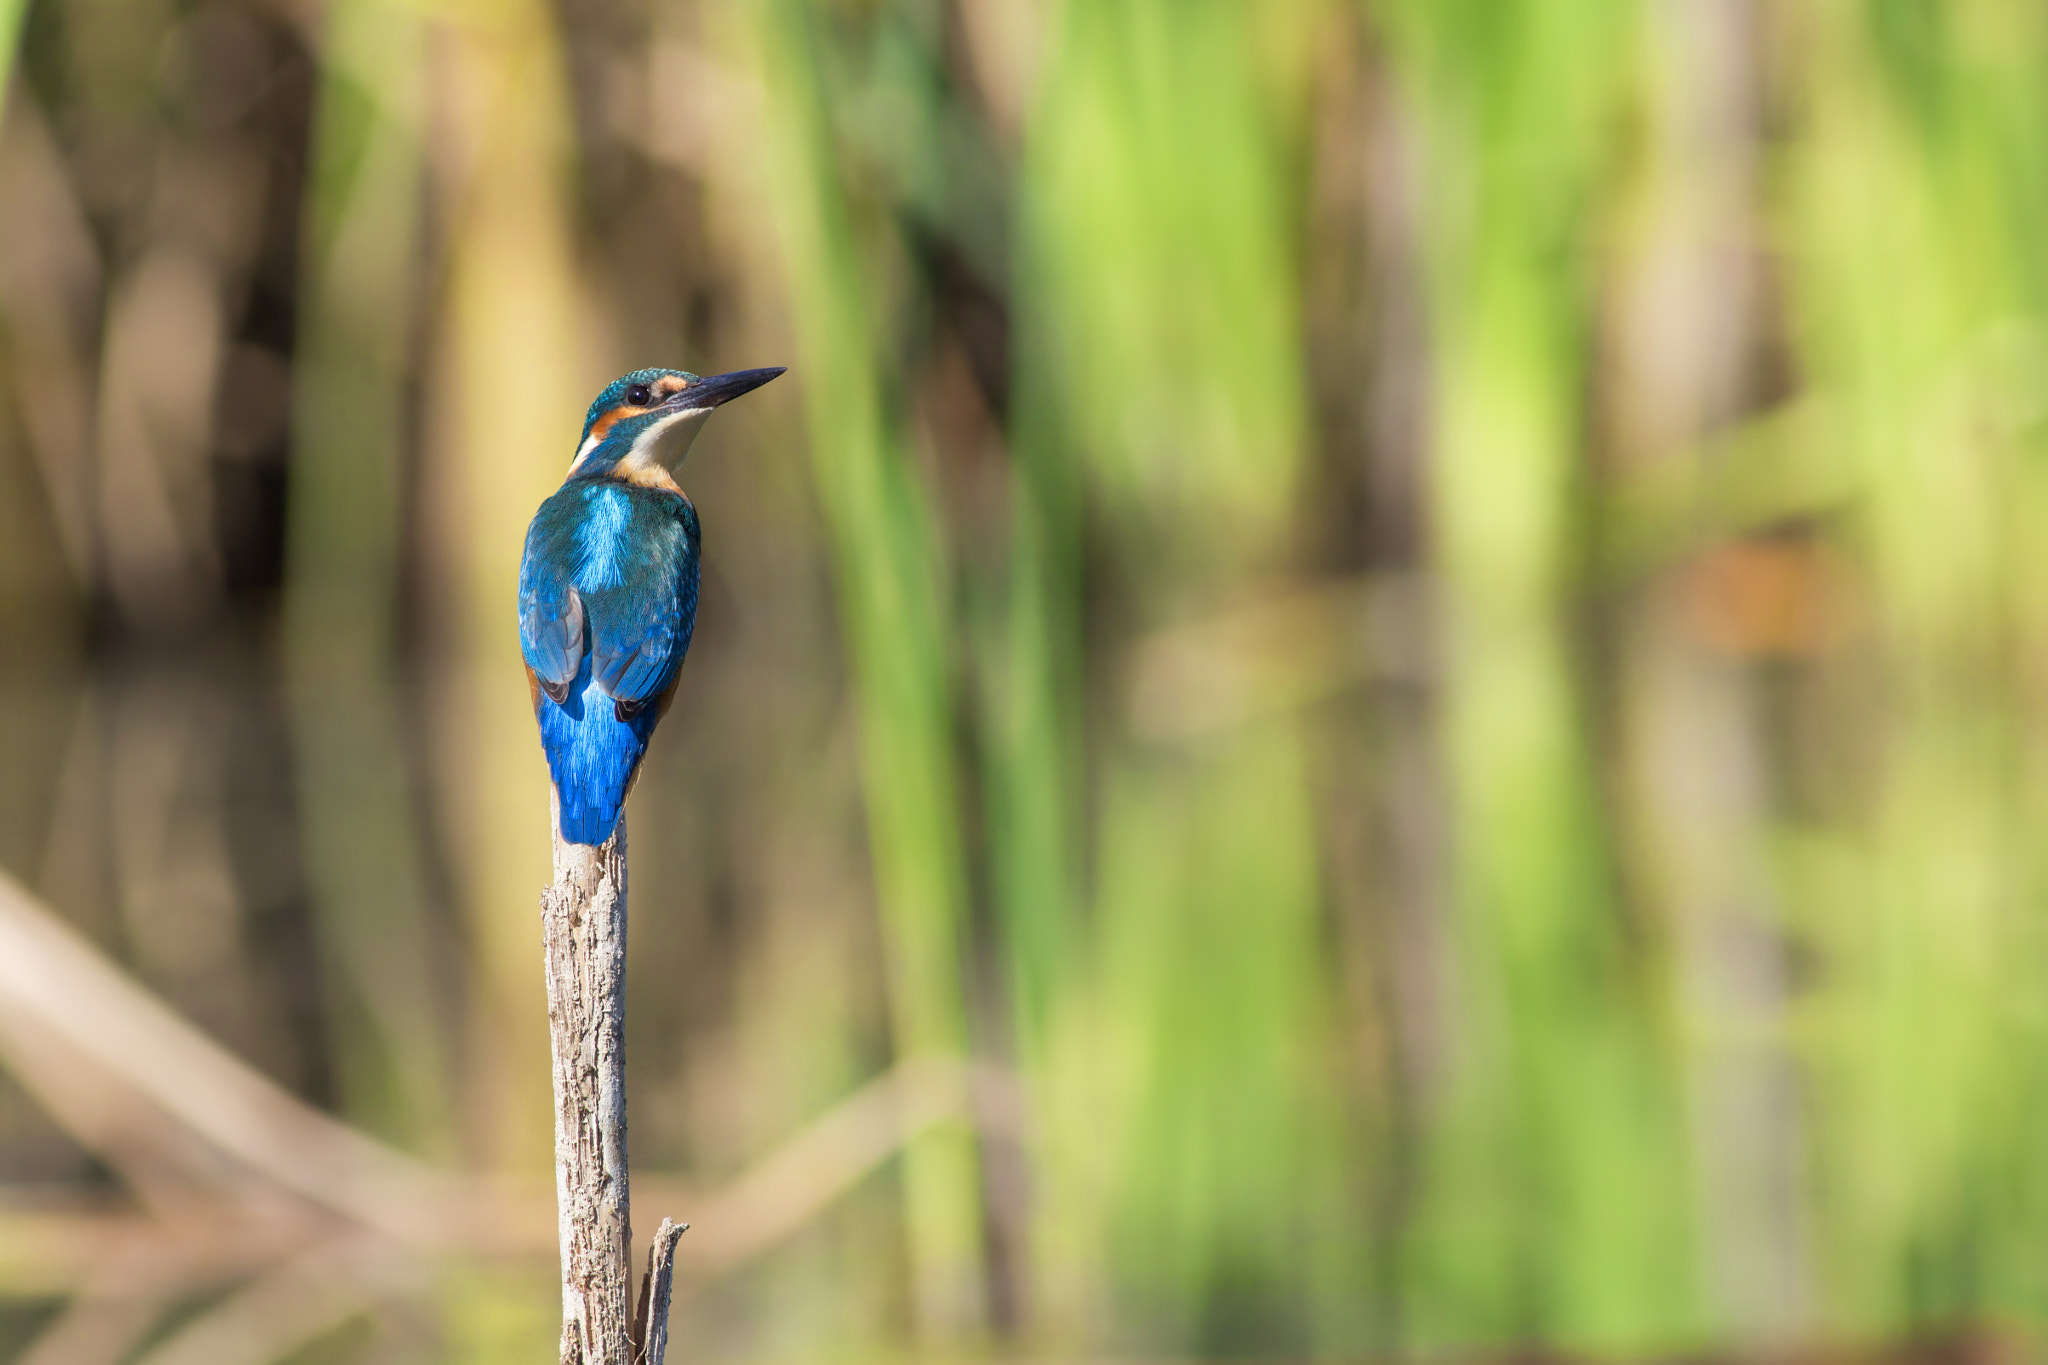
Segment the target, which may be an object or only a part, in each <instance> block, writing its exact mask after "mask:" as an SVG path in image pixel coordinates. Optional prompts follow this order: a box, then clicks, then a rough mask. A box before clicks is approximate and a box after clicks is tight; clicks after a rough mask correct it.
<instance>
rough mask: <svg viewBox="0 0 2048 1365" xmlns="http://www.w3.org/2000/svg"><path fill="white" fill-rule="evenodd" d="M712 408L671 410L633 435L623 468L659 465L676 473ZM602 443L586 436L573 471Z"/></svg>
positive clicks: (624, 458) (572, 467)
mask: <svg viewBox="0 0 2048 1365" xmlns="http://www.w3.org/2000/svg"><path fill="white" fill-rule="evenodd" d="M712 411H713V410H712V409H710V408H685V409H683V410H682V411H680V412H674V413H670V414H669V415H668V416H666V417H664V418H662V419H661V420H660V421H658V422H656V423H655V424H654V425H653V426H651V427H649V428H647V430H645V431H643V432H641V433H640V434H639V435H638V436H636V437H634V438H633V444H632V446H631V447H630V448H629V449H628V450H627V451H626V453H625V455H624V456H623V457H622V458H621V459H620V460H619V468H620V469H622V470H631V469H636V468H637V469H648V468H652V467H654V466H656V465H659V466H660V467H661V468H663V469H666V470H668V471H669V472H670V473H671V474H673V473H674V472H675V471H676V470H678V469H680V468H682V466H683V457H684V456H685V455H688V454H689V453H690V446H691V444H692V443H693V442H695V441H696V439H697V433H698V432H699V431H702V430H703V429H704V419H705V418H707V417H709V416H711V413H712ZM599 444H600V442H599V439H598V438H597V437H595V436H588V437H585V438H584V441H583V444H582V445H581V446H579V447H577V449H576V458H575V459H573V460H571V461H570V462H569V472H570V473H571V474H574V473H575V472H576V471H577V470H578V469H580V468H581V467H582V465H583V462H584V461H585V460H587V459H589V458H590V453H591V452H592V451H594V450H596V449H597V447H598V445H599Z"/></svg>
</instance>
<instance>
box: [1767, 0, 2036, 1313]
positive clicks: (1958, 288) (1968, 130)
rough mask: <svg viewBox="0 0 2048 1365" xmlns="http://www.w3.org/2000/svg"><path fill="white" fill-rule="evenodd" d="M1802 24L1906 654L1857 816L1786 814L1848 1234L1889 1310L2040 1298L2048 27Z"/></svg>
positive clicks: (1818, 346)
mask: <svg viewBox="0 0 2048 1365" xmlns="http://www.w3.org/2000/svg"><path fill="white" fill-rule="evenodd" d="M1801 52H1802V66H1801V69H1800V71H1799V79H1800V81H1801V85H1802V87H1803V89H1804V91H1805V92H1806V99H1805V105H1804V108H1803V109H1802V115H1803V126H1802V128H1801V133H1802V136H1801V137H1800V139H1799V141H1798V143H1797V144H1796V148H1797V150H1796V152H1795V153H1794V155H1795V157H1796V160H1795V162H1794V165H1793V167H1792V170H1793V172H1794V173H1793V174H1792V175H1791V176H1790V177H1788V183H1789V184H1790V185H1791V186H1792V187H1793V188H1792V192H1791V193H1789V194H1788V195H1787V196H1786V210H1787V225H1786V226H1787V232H1788V235H1789V236H1790V237H1791V239H1792V242H1793V245H1794V250H1795V251H1796V252H1797V259H1798V260H1799V262H1800V274H1799V284H1800V289H1799V292H1798V296H1797V305H1796V315H1797V320H1798V335H1799V339H1800V343H1801V359H1802V361H1803V363H1804V364H1805V366H1806V367H1807V368H1808V369H1809V371H1810V373H1811V377H1812V382H1813V384H1814V385H1815V386H1816V387H1817V388H1818V389H1820V390H1821V391H1822V392H1824V393H1827V394H1828V395H1829V396H1830V397H1831V398H1832V399H1834V400H1835V406H1834V408H1833V415H1834V421H1835V423H1836V427H1835V429H1834V430H1832V431H1830V432H1829V433H1828V435H1829V438H1830V439H1831V440H1832V441H1834V442H1837V443H1839V444H1840V445H1841V446H1842V447H1843V448H1844V449H1845V450H1848V451H1850V452H1853V458H1854V459H1855V461H1856V466H1855V467H1856V469H1857V472H1858V476H1859V483H1860V490H1859V491H1860V492H1861V495H1862V498H1861V505H1860V507H1859V509H1858V513H1859V514H1858V516H1857V517H1856V519H1855V521H1854V524H1853V527H1852V528H1851V536H1850V539H1849V544H1850V545H1851V547H1852V548H1853V550H1854V552H1855V553H1856V555H1857V558H1858V561H1859V562H1860V563H1861V564H1862V565H1864V566H1865V569H1866V572H1867V574H1868V580H1867V585H1866V591H1867V593H1868V595H1869V600H1868V610H1870V612H1871V613H1872V616H1873V627H1874V632H1873V633H1874V635H1875V641H1874V644H1873V647H1872V649H1871V651H1870V653H1871V657H1870V658H1869V660H1868V663H1869V664H1870V665H1871V666H1872V667H1874V669H1875V670H1876V672H1877V676H1878V677H1879V678H1880V679H1881V680H1882V681H1881V683H1879V684H1878V685H1877V689H1876V691H1877V695H1876V696H1874V697H1872V698H1871V699H1870V700H1869V701H1868V702H1867V703H1866V704H1867V705H1869V706H1870V707H1871V711H1872V722H1873V726H1874V728H1875V729H1876V732H1877V733H1876V735H1875V737H1874V739H1875V746H1876V752H1875V754H1874V755H1873V756H1872V758H1871V759H1870V760H1869V770H1870V772H1871V774H1872V776H1873V777H1875V778H1876V779H1877V780H1876V782H1875V783H1874V784H1873V786H1872V788H1871V789H1870V790H1869V791H1868V792H1866V793H1863V794H1861V799H1860V800H1859V801H1858V802H1857V803H1856V806H1855V809H1854V816H1855V817H1856V818H1855V821H1854V823H1853V824H1848V823H1847V822H1818V821H1800V822H1796V823H1792V824H1791V826H1790V828H1788V829H1787V831H1786V834H1785V837H1786V841H1787V845H1788V858H1787V867H1788V872H1789V874H1790V875H1791V876H1792V877H1794V878H1796V879H1797V880H1796V881H1795V883H1794V885H1795V886H1796V887H1797V888H1798V892H1799V894H1800V899H1801V900H1802V902H1803V906H1802V910H1803V921H1802V926H1801V927H1802V928H1803V929H1804V931H1805V932H1806V933H1807V934H1809V935H1810V936H1811V938H1812V940H1813V942H1814V944H1815V947H1816V950H1817V951H1818V952H1820V953H1822V954H1824V955H1825V959H1826V961H1828V962H1829V963H1830V964H1831V966H1830V977H1831V980H1830V982H1829V989H1828V990H1827V991H1826V992H1825V993H1824V994H1822V995H1821V997H1820V998H1819V999H1818V1000H1816V1001H1815V1002H1814V1004H1813V1006H1812V1012H1811V1016H1810V1018H1809V1020H1808V1025H1809V1027H1808V1029H1807V1031H1806V1033H1805V1035H1804V1037H1803V1038H1802V1043H1803V1055H1804V1056H1806V1057H1807V1059H1808V1060H1809V1064H1810V1066H1811V1068H1812V1071H1813V1074H1814V1077H1815V1086H1816V1089H1817V1091H1818V1094H1819V1095H1820V1097H1821V1100H1822V1103H1821V1105H1820V1111H1821V1114H1822V1116H1823V1119H1822V1124H1821V1126H1820V1132H1819V1135H1818V1137H1819V1146H1820V1152H1821V1159H1822V1160H1823V1161H1824V1162H1825V1166H1826V1169H1827V1171H1828V1172H1829V1179H1828V1184H1827V1193H1828V1200H1827V1214H1828V1216H1827V1219H1826V1222H1825V1223H1824V1225H1823V1227H1824V1233H1825V1236H1824V1241H1823V1247H1824V1251H1825V1255H1826V1263H1827V1266H1828V1269H1829V1272H1830V1278H1831V1288H1832V1289H1833V1291H1834V1293H1835V1295H1836V1298H1835V1306H1836V1309H1837V1311H1838V1312H1839V1313H1840V1314H1841V1315H1842V1317H1843V1318H1844V1319H1845V1320H1847V1321H1849V1322H1852V1323H1854V1324H1856V1325H1857V1327H1859V1328H1860V1329H1861V1330H1864V1331H1869V1332H1897V1331H1902V1330H1914V1329H1919V1328H1923V1327H1924V1326H1925V1324H1927V1323H1930V1322H1940V1321H1944V1320H1952V1319H1954V1318H1956V1317H1959V1316H1964V1315H1971V1314H1984V1313H1995V1314H1999V1315H2011V1316H2014V1317H2024V1318H2027V1319H2035V1318H2038V1316H2039V1314H2040V1312H2041V1311H2042V1308H2043V1303H2044V1284H2043V1281H2042V1277H2041V1275H2040V1271H2039V1266H2038V1257H2037V1254H2036V1251H2035V1248H2036V1245H2037V1242H2038V1234H2037V1229H2038V1227H2039V1220H2040V1219H2041V1217H2042V1215H2043V1213H2044V1211H2048V1205H2044V1202H2043V1200H2044V1194H2048V1188H2044V1185H2043V1181H2042V1175H2041V1165H2040V1159H2039V1151H2040V1140H2039V1134H2040V1118H2041V1115H2042V1113H2043V1108H2042V1106H2043V1101H2044V1098H2048V1095H2044V1091H2043V1088H2042V1085H2043V1080H2044V1076H2043V1072H2042V1066H2041V1058H2042V1055H2043V1054H2042V1044H2043V1042H2044V1037H2043V1031H2042V1030H2043V1024H2044V1019H2043V1016H2042V1013H2041V1011H2040V1008H2039V1005H2038V992H2039V970H2040V966H2041V962H2042V955H2041V948H2042V920H2041V894H2042V891H2043V889H2044V882H2043V879H2042V872H2043V864H2042V861H2041V856H2040V852H2039V849H2040V846H2041V844H2040V838H2039V833H2038V830H2039V821H2040V819H2041V817H2042V815H2043V808H2042V805H2041V791H2042V787H2041V776H2042V768H2041V747H2040V745H2041V730H2040V724H2041V711H2040V697H2041V695H2042V693H2041V691H2040V688H2041V682H2042V675H2041V668H2040V664H2041V657H2042V656H2041V649H2042V642H2043V639H2044V636H2043V634H2042V628H2043V626H2044V624H2048V618H2044V617H2043V615H2042V611H2041V605H2042V604H2041V598H2040V591H2041V589H2040V587H2039V585H2040V584H2041V582H2042V581H2043V579H2042V559H2041V550H2040V547H2041V546H2042V544H2043V540H2042V530H2043V513H2044V511H2048V503H2044V501H2043V496H2044V494H2048V487H2044V484H2043V474H2044V467H2043V459H2044V455H2048V451H2044V448H2043V440H2042V438H2043V427H2042V421H2041V409H2040V394H2041V393H2042V383H2043V379H2044V374H2048V372H2044V368H2043V366H2044V362H2048V349H2044V346H2048V332H2044V331H2043V307H2044V304H2048V292H2044V284H2048V272H2044V265H2048V262H2044V258H2043V255H2042V252H2041V246H2040V244H2041V242H2042V240H2043V233H2044V230H2048V198H2044V192H2048V174H2044V170H2048V168H2044V167H2043V165H2042V163H2041V159H2040V141H2039V139H2040V129H2041V127H2042V117H2043V114H2044V113H2048V85H2044V77H2048V28H2044V25H2043V21H2042V17H2041V16H2040V15H2039V14H2038V13H2036V12H2033V11H2030V10H2029V9H2028V8H2027V7H2024V6H2018V5H2004V4H1979V5H1970V6H1961V7H1956V8H1954V9H1942V10H1925V11H1921V10H1913V9H1908V8H1905V7H1877V8H1874V9H1873V10H1871V11H1869V12H1868V13H1858V12H1856V11H1853V10H1849V9H1845V8H1843V7H1838V6H1830V7H1823V8H1821V9H1820V10H1818V11H1817V12H1816V13H1815V14H1814V15H1813V16H1812V19H1811V26H1810V30H1809V31H1808V32H1807V33H1806V34H1805V35H1804V42H1803V44H1802V48H1801Z"/></svg>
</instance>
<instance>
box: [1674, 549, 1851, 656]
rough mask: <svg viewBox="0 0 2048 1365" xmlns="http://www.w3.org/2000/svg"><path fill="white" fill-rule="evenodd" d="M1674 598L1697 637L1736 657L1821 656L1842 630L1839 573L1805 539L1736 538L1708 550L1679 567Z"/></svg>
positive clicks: (1844, 622) (1843, 596) (1843, 611)
mask: <svg viewBox="0 0 2048 1365" xmlns="http://www.w3.org/2000/svg"><path fill="white" fill-rule="evenodd" d="M1679 598H1680V602H1681V604H1682V609H1683V611H1684V613H1685V621H1686V626H1687V628H1688V629H1689V630H1690V631H1691V632H1692V634H1693V635H1694V637H1695V638H1697V639H1698V640H1699V641H1700V642H1701V643H1702V644H1704V645H1706V646H1707V647H1708V648H1710V649H1714V650H1717V651H1719V652H1721V653H1724V654H1733V655H1738V656H1742V657H1759V658H1771V657H1779V658H1783V657H1794V658H1805V657H1811V656H1813V655H1816V654H1821V653H1825V652H1826V651H1828V650H1829V649H1832V648H1833V647H1834V646H1835V645H1836V644H1837V643H1838V642H1839V641H1840V640H1841V638H1842V635H1843V632H1844V630H1845V628H1846V625H1847V617H1848V602H1847V598H1846V593H1845V591H1844V583H1843V575H1842V573H1841V571H1840V569H1839V568H1838V566H1836V565H1835V564H1834V563H1833V561H1832V558H1831V556H1829V555H1828V554H1827V553H1826V551H1825V550H1823V549H1822V547H1821V546H1820V545H1819V544H1817V543H1816V542H1814V541H1811V540H1805V539H1793V538H1789V537H1787V538H1775V539H1768V540H1740V541H1734V542H1732V543H1730V544H1726V545H1720V546H1716V547H1714V548H1713V549H1710V550H1707V551H1706V552H1704V553H1703V554H1701V555H1700V556H1699V557H1698V558H1697V559H1695V560H1693V562H1692V563H1691V564H1690V565H1688V566H1687V567H1686V568H1685V569H1684V570H1683V572H1682V577H1681V580H1680V583H1679Z"/></svg>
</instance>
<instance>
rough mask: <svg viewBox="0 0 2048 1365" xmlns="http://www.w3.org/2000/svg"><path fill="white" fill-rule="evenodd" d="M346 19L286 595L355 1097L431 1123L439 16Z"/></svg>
mask: <svg viewBox="0 0 2048 1365" xmlns="http://www.w3.org/2000/svg"><path fill="white" fill-rule="evenodd" d="M325 36H326V44H325V48H324V57H325V60H324V62H323V64H322V67H321V91H320V96H319V103H318V113H317V115H316V127H315V131H314V145H313V153H312V163H311V168H310V170H309V172H308V176H307V182H308V183H307V197H308V203H307V209H306V230H305V245H304V260H303V264H302V271H303V279H304V284H303V286H302V290H301V300H302V302H301V304H300V310H301V311H300V330H299V337H298V345H297V355H296V362H297V363H296V374H295V379H294V384H293V390H292V391H293V400H294V404H295V411H294V414H293V429H292V470H291V479H292V482H291V500H290V505H289V515H290V528H289V543H288V550H287V568H286V591H285V603H284V611H285V652H286V657H287V669H288V674H289V677H290V685H291V695H292V711H293V719H294V731H295V736H296V758H297V768H298V777H299V792H300V803H301V809H302V812H303V816H302V826H301V827H302V829H303V831H304V835H303V837H304V841H305V850H306V875H307V881H308V884H309V889H310V892H311V900H312V904H313V910H314V917H315V922H316V923H317V925H318V926H319V929H320V934H321V943H322V948H323V958H324V959H325V961H326V963H327V966H328V968H329V978H328V979H329V988H330V992H331V998H332V1000H333V1002H334V1005H335V1009H336V1014H337V1019H336V1021H335V1024H334V1026H333V1027H334V1032H335V1034H336V1037H337V1045H336V1054H337V1055H336V1058H335V1065H336V1069H337V1072H338V1074H339V1075H340V1077H341V1082H342V1091H343V1094H344V1096H345V1097H346V1101H347V1104H348V1107H349V1109H350V1112H351V1113H353V1114H354V1115H356V1116H357V1117H358V1118H360V1119H363V1120H365V1121H368V1122H370V1123H372V1124H373V1125H374V1126H376V1127H377V1128H379V1129H380V1130H383V1131H386V1132H388V1133H390V1134H392V1135H393V1136H396V1137H399V1138H401V1139H409V1140H413V1141H423V1142H426V1143H428V1144H430V1145H432V1144H435V1143H436V1142H438V1141H444V1140H445V1139H446V1138H447V1137H448V1136H449V1132H450V1127H449V1126H450V1123H451V1121H452V1118H453V1102H452V1096H451V1094H450V1084H451V1081H452V1076H451V1074H450V1071H449V1065H448V1055H447V1045H446V1030H445V1024H446V1023H447V1022H448V1021H447V1020H446V1019H445V1018H444V1017H443V1016H442V1014H441V1013H440V1012H439V1010H438V1009H437V1008H436V1006H437V1003H438V1001H439V999H440V996H441V992H440V990H439V987H440V985H441V983H440V982H438V981H437V980H436V979H435V978H434V976H433V974H432V971H431V964H432V963H433V961H434V953H433V952H432V945H431V943H430V940H429V934H428V924H427V920H426V912H427V891H426V870H425V866H424V860H425V858H426V849H425V847H424V838H423V832H424V829H425V819H424V816H425V812H424V811H423V810H422V809H421V807H420V803H419V802H418V801H417V800H416V799H415V797H416V789H417V783H416V777H417V775H418V774H419V773H420V772H421V770H422V763H421V758H422V756H421V755H420V754H419V753H418V752H417V746H418V744H419V742H420V740H421V738H422V734H421V731H420V729H419V728H418V727H416V726H413V725H411V724H409V723H408V717H407V713H406V709H405V707H404V704H403V701H402V699H401V689H400V680H399V677H398V645H399V641H398V633H399V626H398V621H397V612H398V608H399V569H400V563H401V560H402V558H403V549H402V546H401V530H402V527H403V525H404V516H403V508H404V506H405V503H406V501H407V487H406V476H405V470H406V464H407V461H406V447H407V444H408V440H407V429H408V425H409V418H410V415H411V414H410V412H409V410H408V405H407V398H408V385H407V375H408V373H409V371H410V367H411V366H410V362H411V361H412V359H413V357H412V354H411V352H412V341H413V331H414V319H413V310H412V298H413V296H414V293H415V285H416V280H417V278H418V267H419V258H420V254H421V243H420V224H421V205H420V189H421V182H422V177H423V174H424V162H423V158H422V151H423V147H422V129H421V124H422V120H423V118H424V113H425V96H426V65H425V57H426V47H425V37H426V35H425V32H424V26H423V24H422V23H421V21H420V19H419V17H418V15H417V14H416V12H415V11H414V10H413V9H412V8H411V7H409V6H406V5H403V4H399V5H393V4H388V3H384V2H383V0H345V2H344V3H341V4H337V5H334V6H331V7H330V8H329V9H328V11H327V14H326V35H325Z"/></svg>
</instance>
